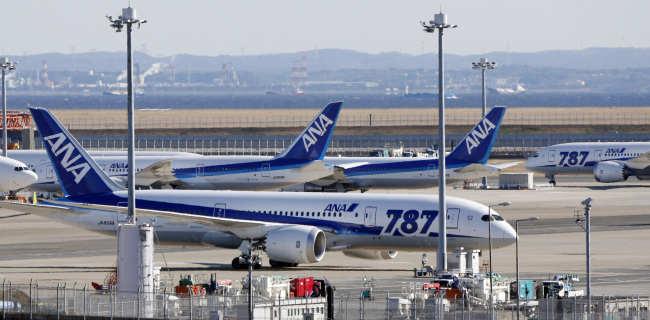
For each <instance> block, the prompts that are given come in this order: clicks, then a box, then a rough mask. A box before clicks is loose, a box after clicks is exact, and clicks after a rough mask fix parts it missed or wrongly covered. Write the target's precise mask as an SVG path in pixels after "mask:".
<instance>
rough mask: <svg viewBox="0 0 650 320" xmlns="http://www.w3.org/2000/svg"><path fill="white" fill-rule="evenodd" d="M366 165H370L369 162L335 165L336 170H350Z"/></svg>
mask: <svg viewBox="0 0 650 320" xmlns="http://www.w3.org/2000/svg"><path fill="white" fill-rule="evenodd" d="M366 164H370V162H367V161H364V162H351V163H343V164H337V165H336V167H337V168H342V169H351V168H356V167H359V166H363V165H366Z"/></svg>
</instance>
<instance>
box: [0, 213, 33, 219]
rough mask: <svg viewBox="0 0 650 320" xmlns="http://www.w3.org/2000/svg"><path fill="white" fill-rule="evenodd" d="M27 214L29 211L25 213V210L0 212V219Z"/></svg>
mask: <svg viewBox="0 0 650 320" xmlns="http://www.w3.org/2000/svg"><path fill="white" fill-rule="evenodd" d="M28 214H29V213H27V212H14V213H7V214H0V219H6V218H13V217H20V216H24V215H28Z"/></svg>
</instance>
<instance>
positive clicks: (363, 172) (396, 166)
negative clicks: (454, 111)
mask: <svg viewBox="0 0 650 320" xmlns="http://www.w3.org/2000/svg"><path fill="white" fill-rule="evenodd" d="M446 160H447V161H446V166H445V167H446V168H447V170H449V169H456V168H462V167H465V166H467V165H470V164H471V163H467V162H464V161H458V160H456V159H446ZM431 165H433V166H435V170H438V159H426V160H406V161H400V162H385V163H373V164H365V165H361V166H357V167H353V168H350V169H346V170H345V175H346V176H348V177H360V176H367V175H375V174H386V173H398V172H416V171H428V170H429V166H431Z"/></svg>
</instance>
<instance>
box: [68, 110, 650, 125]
mask: <svg viewBox="0 0 650 320" xmlns="http://www.w3.org/2000/svg"><path fill="white" fill-rule="evenodd" d="M193 113H194V115H188V116H185V117H182V116H181V117H171V116H155V115H139V116H138V117H137V118H136V119H135V129H188V128H204V129H206V128H207V129H210V128H213V129H220V128H295V127H304V126H305V125H306V124H308V123H309V122H310V121H311V120H312V118H313V115H306V114H304V115H303V114H298V115H296V114H285V115H271V116H269V115H248V116H206V115H202V114H201V112H200V111H198V112H193ZM480 118H481V116H480V114H479V113H477V112H475V113H474V114H471V115H468V114H463V113H453V112H448V113H447V115H446V116H445V123H446V124H447V125H450V126H454V125H456V126H464V125H467V126H473V125H475V124H476V122H477V121H478V120H479V119H480ZM60 121H61V123H63V124H64V125H66V126H67V127H68V130H85V129H92V130H104V129H126V128H127V124H128V122H127V121H126V118H125V117H97V118H93V117H85V118H79V117H72V118H70V119H68V118H60ZM647 124H650V111H648V112H643V111H638V112H629V111H628V112H625V111H623V112H618V113H611V112H569V113H566V112H563V113H558V112H556V111H555V110H554V109H553V108H549V110H548V111H545V112H542V113H531V112H524V111H519V112H518V111H516V110H512V109H510V110H508V112H507V113H506V114H505V116H504V118H503V122H502V125H512V126H528V125H530V126H544V125H561V126H571V125H575V126H593V125H647ZM336 125H337V126H338V127H372V126H378V127H383V126H386V127H392V126H437V125H438V114H437V111H430V112H427V111H426V110H422V111H417V112H415V113H411V114H404V113H400V112H398V111H396V112H395V113H394V114H375V115H373V114H371V113H368V114H350V115H346V114H341V115H340V116H339V119H338V121H337V123H336Z"/></svg>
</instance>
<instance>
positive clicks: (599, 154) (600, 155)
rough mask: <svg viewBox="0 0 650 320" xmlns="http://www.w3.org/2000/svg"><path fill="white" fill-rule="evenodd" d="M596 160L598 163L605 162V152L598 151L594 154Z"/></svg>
mask: <svg viewBox="0 0 650 320" xmlns="http://www.w3.org/2000/svg"><path fill="white" fill-rule="evenodd" d="M594 158H595V160H596V161H597V162H600V161H603V150H596V152H594Z"/></svg>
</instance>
